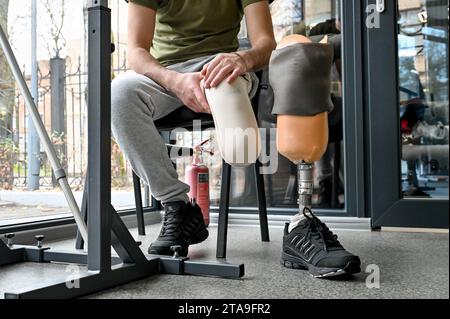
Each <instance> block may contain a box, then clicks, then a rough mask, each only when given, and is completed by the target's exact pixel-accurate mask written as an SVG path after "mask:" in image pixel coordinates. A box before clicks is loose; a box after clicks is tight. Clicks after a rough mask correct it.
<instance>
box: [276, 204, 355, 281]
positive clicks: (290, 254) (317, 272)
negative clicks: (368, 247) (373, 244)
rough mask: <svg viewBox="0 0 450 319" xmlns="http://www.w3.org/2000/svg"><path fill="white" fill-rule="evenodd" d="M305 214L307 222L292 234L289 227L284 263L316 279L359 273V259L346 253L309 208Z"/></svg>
mask: <svg viewBox="0 0 450 319" xmlns="http://www.w3.org/2000/svg"><path fill="white" fill-rule="evenodd" d="M307 213H308V214H307ZM303 214H304V215H305V217H306V219H304V220H302V221H301V222H300V224H299V225H298V226H297V227H296V228H294V229H293V230H292V231H291V232H290V233H289V224H286V227H285V229H284V237H283V253H282V256H281V264H282V265H283V266H285V267H287V268H292V269H308V270H309V272H310V274H311V275H312V276H314V277H316V278H325V277H334V276H340V275H344V274H356V273H359V272H360V271H361V268H360V267H361V261H360V260H359V257H357V256H355V255H352V254H351V253H349V252H347V251H346V250H345V249H344V247H342V245H341V244H340V243H339V241H338V239H337V236H336V235H334V234H333V233H332V232H331V231H330V230H329V229H328V227H327V226H326V225H325V224H324V223H322V222H321V221H320V220H319V219H318V218H317V217H316V216H314V214H313V213H312V212H311V210H310V209H308V208H305V210H304V211H303Z"/></svg>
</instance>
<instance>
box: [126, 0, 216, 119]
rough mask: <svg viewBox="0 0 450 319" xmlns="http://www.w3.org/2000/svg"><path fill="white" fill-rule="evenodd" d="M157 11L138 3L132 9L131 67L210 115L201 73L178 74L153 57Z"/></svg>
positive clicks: (187, 103) (130, 25) (130, 24)
mask: <svg viewBox="0 0 450 319" xmlns="http://www.w3.org/2000/svg"><path fill="white" fill-rule="evenodd" d="M155 20H156V11H155V10H153V9H151V8H147V7H144V6H141V5H138V4H135V3H131V2H130V4H129V6H128V50H127V52H128V53H127V56H128V65H129V67H130V68H131V69H132V70H133V71H135V72H136V73H139V74H143V75H145V76H147V77H149V78H150V79H152V80H153V81H155V82H156V83H158V84H159V85H161V86H162V87H164V88H165V89H166V90H168V91H171V92H173V93H174V94H175V95H176V96H178V98H179V99H180V100H181V101H182V102H183V103H184V104H185V105H186V106H187V107H188V108H190V109H191V110H192V111H194V112H206V113H210V109H209V105H208V102H207V101H206V98H205V96H204V94H203V91H202V89H201V88H200V81H201V78H202V77H201V75H200V73H183V74H181V73H178V72H175V71H172V70H168V69H167V68H165V67H164V66H162V65H161V64H160V63H159V62H158V61H157V60H156V59H155V58H154V57H153V56H152V55H151V54H150V47H151V45H152V42H153V36H154V33H155Z"/></svg>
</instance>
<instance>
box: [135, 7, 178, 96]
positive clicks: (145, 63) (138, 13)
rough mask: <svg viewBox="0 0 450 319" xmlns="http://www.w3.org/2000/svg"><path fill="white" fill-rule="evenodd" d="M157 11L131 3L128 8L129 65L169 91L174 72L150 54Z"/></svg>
mask: <svg viewBox="0 0 450 319" xmlns="http://www.w3.org/2000/svg"><path fill="white" fill-rule="evenodd" d="M155 19H156V11H155V10H153V9H150V8H146V7H144V6H141V5H138V4H135V3H130V4H129V7H128V50H127V55H128V65H129V67H130V68H131V69H132V70H133V71H135V72H136V73H139V74H144V75H146V76H148V77H149V78H151V79H152V80H154V81H155V82H157V83H158V84H160V85H161V86H163V87H165V88H166V89H168V86H169V83H170V81H169V78H170V77H171V75H172V76H173V74H171V73H172V72H173V71H169V70H168V69H166V68H165V67H163V66H162V65H161V64H160V63H159V62H158V61H157V60H156V59H155V58H154V57H153V56H151V54H150V47H151V45H152V42H153V35H154V32H155Z"/></svg>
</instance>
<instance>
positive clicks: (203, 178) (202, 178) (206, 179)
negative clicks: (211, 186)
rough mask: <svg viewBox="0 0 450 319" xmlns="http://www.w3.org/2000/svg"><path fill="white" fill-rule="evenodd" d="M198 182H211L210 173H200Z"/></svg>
mask: <svg viewBox="0 0 450 319" xmlns="http://www.w3.org/2000/svg"><path fill="white" fill-rule="evenodd" d="M198 182H199V183H209V174H206V173H203V174H198Z"/></svg>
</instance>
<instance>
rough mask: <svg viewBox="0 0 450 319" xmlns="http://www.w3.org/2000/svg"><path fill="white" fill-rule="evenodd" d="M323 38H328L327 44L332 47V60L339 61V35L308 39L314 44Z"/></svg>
mask: <svg viewBox="0 0 450 319" xmlns="http://www.w3.org/2000/svg"><path fill="white" fill-rule="evenodd" d="M325 36H328V44H329V45H331V46H332V47H333V54H334V58H333V60H334V61H336V60H340V59H341V50H342V43H341V42H342V36H341V35H340V34H326V35H314V36H312V37H309V39H310V40H311V41H312V42H314V43H319V42H320V41H322V40H323V39H324V38H325Z"/></svg>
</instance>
